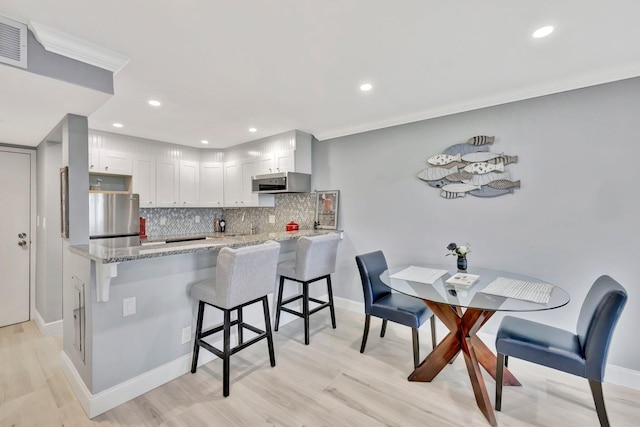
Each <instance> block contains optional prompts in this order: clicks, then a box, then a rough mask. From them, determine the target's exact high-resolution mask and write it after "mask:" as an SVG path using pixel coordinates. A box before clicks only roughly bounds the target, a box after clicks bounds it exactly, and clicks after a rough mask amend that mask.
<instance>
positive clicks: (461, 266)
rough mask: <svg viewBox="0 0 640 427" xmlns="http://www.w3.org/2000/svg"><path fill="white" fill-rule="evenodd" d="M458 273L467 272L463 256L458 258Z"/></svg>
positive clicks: (465, 258)
mask: <svg viewBox="0 0 640 427" xmlns="http://www.w3.org/2000/svg"><path fill="white" fill-rule="evenodd" d="M458 271H467V257H466V256H464V255H461V256H458Z"/></svg>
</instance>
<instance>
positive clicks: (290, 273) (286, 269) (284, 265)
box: [276, 259, 301, 280]
mask: <svg viewBox="0 0 640 427" xmlns="http://www.w3.org/2000/svg"><path fill="white" fill-rule="evenodd" d="M276 274H277V275H278V276H284V277H290V278H292V279H296V280H301V279H299V278H298V277H296V260H295V259H292V260H289V261H283V262H281V263H279V264H278V270H277V273H276Z"/></svg>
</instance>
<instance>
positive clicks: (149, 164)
mask: <svg viewBox="0 0 640 427" xmlns="http://www.w3.org/2000/svg"><path fill="white" fill-rule="evenodd" d="M132 175H133V177H132V181H133V192H134V193H137V194H139V195H140V207H141V208H155V207H156V159H155V157H153V156H135V157H134V159H133V173H132Z"/></svg>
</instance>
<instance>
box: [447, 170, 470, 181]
mask: <svg viewBox="0 0 640 427" xmlns="http://www.w3.org/2000/svg"><path fill="white" fill-rule="evenodd" d="M474 176H475V175H474V174H472V173H471V172H465V171H462V172H456V173H452V174H449V175H447V176H445V177H444V178H445V179H446V180H448V181H451V182H460V181H465V180H469V179H472V178H473V177H474Z"/></svg>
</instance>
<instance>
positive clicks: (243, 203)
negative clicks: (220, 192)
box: [224, 158, 275, 208]
mask: <svg viewBox="0 0 640 427" xmlns="http://www.w3.org/2000/svg"><path fill="white" fill-rule="evenodd" d="M256 164H257V163H256V160H255V159H254V158H248V159H243V160H238V161H231V162H227V163H225V164H224V206H225V207H227V208H246V207H256V206H268V207H273V206H275V197H274V195H273V194H254V193H253V192H252V191H251V177H252V176H253V175H255V174H256V173H255V172H256Z"/></svg>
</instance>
